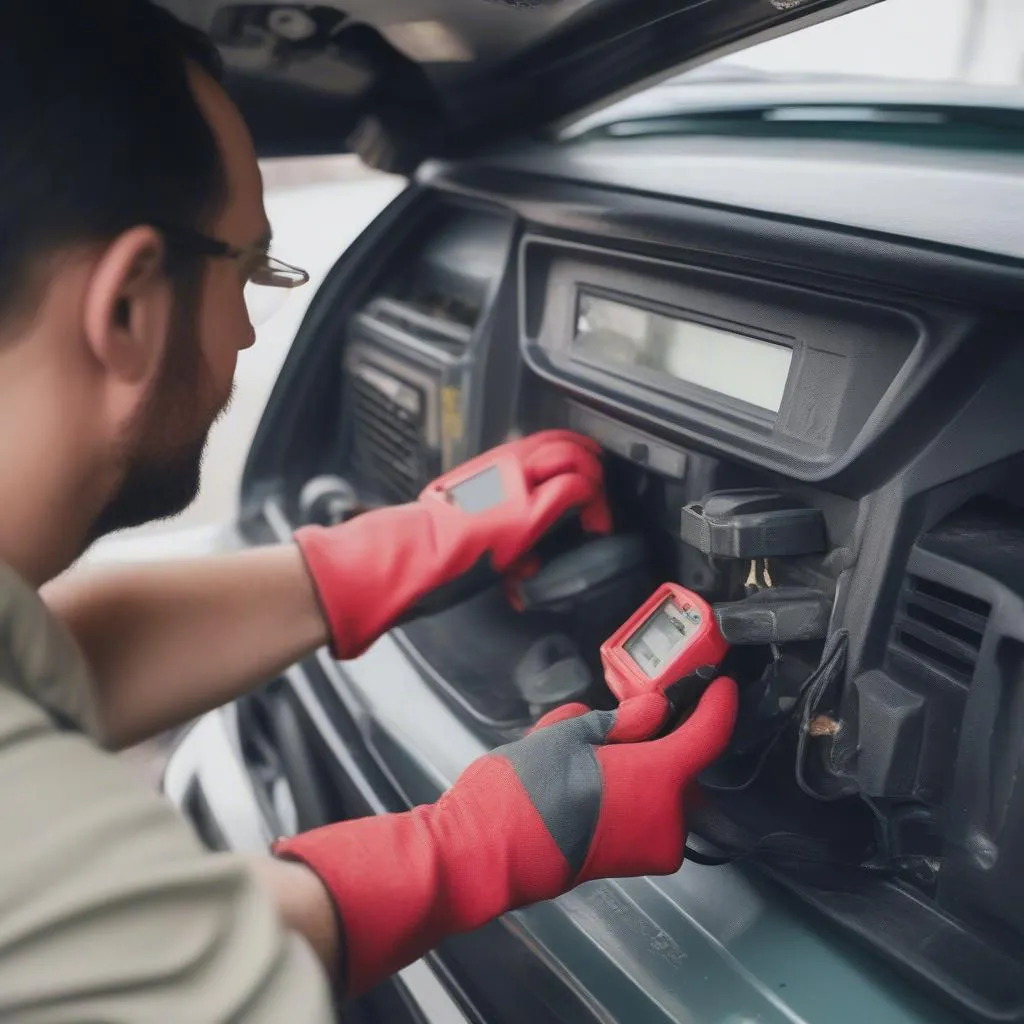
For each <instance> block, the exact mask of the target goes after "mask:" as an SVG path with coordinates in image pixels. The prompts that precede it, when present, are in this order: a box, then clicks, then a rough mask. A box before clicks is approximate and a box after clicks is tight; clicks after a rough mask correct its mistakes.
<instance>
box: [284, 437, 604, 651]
mask: <svg viewBox="0 0 1024 1024" xmlns="http://www.w3.org/2000/svg"><path fill="white" fill-rule="evenodd" d="M599 452H600V448H599V447H598V445H597V444H596V443H595V442H593V441H590V440H589V439H588V438H585V437H581V436H580V435H578V434H573V433H571V432H570V431H566V430H550V431H544V432H543V433H540V434H533V435H532V436H530V437H525V438H522V439H521V440H519V441H512V442H510V443H509V444H505V445H502V446H501V447H499V448H495V449H493V450H491V451H489V452H485V453H484V454H483V455H480V456H478V457H477V458H475V459H473V460H471V461H470V462H468V463H466V464H465V465H463V466H460V467H459V468H458V469H457V470H455V471H453V472H452V473H449V474H447V475H446V476H443V477H441V478H440V479H439V480H437V481H435V482H434V483H432V484H431V485H430V486H429V487H428V488H427V489H426V490H425V491H424V492H423V494H422V495H421V496H420V499H419V500H418V501H416V502H412V503H410V504H407V505H396V506H394V507H392V508H384V509H378V510H376V511H374V512H367V513H366V514H364V515H362V516H360V517H359V518H358V519H353V520H352V521H351V522H349V523H344V524H342V525H340V526H331V527H322V526H308V527H304V528H303V529H301V530H298V531H297V532H296V534H295V540H296V542H297V543H298V545H299V547H300V548H301V550H302V554H303V557H304V558H305V560H306V564H307V566H308V567H309V572H310V575H311V576H312V578H313V584H314V586H315V587H316V590H317V592H318V595H319V598H320V604H321V606H322V607H323V610H324V615H325V617H326V619H327V621H328V623H329V625H330V628H331V636H332V649H333V652H334V655H335V657H338V658H352V657H355V656H356V655H357V654H360V653H362V652H363V651H364V650H365V649H366V648H367V647H369V645H370V644H371V643H373V642H374V640H376V639H377V637H379V636H380V635H381V634H382V633H384V632H385V631H386V630H388V629H389V628H390V627H391V626H393V625H396V624H397V623H398V622H400V621H401V620H402V619H403V618H404V619H408V618H411V617H412V616H413V615H418V614H424V613H427V612H430V611H437V610H440V609H441V608H445V607H448V606H450V605H452V604H456V603H458V601H460V600H465V598H467V597H469V596H470V595H471V594H473V593H475V592H477V591H479V590H480V589H482V588H483V587H484V586H486V585H487V584H488V583H491V582H496V581H497V578H498V576H499V575H500V574H504V573H506V572H512V573H516V572H518V571H519V566H518V565H517V562H518V561H519V559H521V558H523V557H524V556H525V555H527V553H528V552H529V551H530V549H531V548H533V547H534V546H535V545H536V544H537V542H538V541H539V540H540V539H541V538H542V537H543V536H544V535H545V534H546V533H548V532H549V531H550V530H551V529H552V528H553V527H554V526H556V525H557V524H558V523H559V521H560V520H562V519H563V518H565V517H566V516H567V515H568V514H569V513H571V512H579V514H580V518H581V522H582V524H583V527H584V529H586V530H589V531H591V532H600V533H607V532H608V531H609V530H610V529H611V516H610V515H609V512H608V507H607V505H606V504H605V499H604V489H603V476H602V470H601V463H600V460H599V458H598V454H599ZM467 480H469V481H470V484H469V487H468V488H460V486H459V485H460V484H463V483H465V482H466V481H467ZM499 482H500V486H499V487H498V489H497V491H495V489H494V485H495V484H496V483H499ZM481 483H482V484H483V485H484V486H483V487H482V488H481V486H480V485H481ZM474 490H475V493H470V492H472V491H474ZM495 494H497V496H498V497H499V498H500V499H501V500H499V501H498V502H497V503H496V504H493V505H491V506H490V507H486V508H482V509H481V510H477V509H480V505H481V502H480V498H481V497H487V496H488V495H490V496H493V495H495ZM460 495H466V498H465V500H463V505H465V506H466V507H465V508H463V507H460V505H459V503H458V502H459V500H461V499H460V497H459V496H460Z"/></svg>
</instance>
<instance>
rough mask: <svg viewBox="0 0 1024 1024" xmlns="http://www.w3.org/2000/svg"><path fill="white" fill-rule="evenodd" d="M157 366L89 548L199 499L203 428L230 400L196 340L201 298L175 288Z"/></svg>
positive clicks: (227, 380) (225, 382) (225, 383)
mask: <svg viewBox="0 0 1024 1024" xmlns="http://www.w3.org/2000/svg"><path fill="white" fill-rule="evenodd" d="M178 291H179V294H178V295H177V296H176V304H175V309H174V312H173V316H172V322H171V328H170V331H169V335H170V336H169V338H168V347H167V357H166V359H165V360H164V363H163V366H162V368H161V370H160V375H159V377H158V378H157V380H156V382H155V384H154V386H153V389H152V392H151V395H150V397H149V400H148V401H147V402H146V404H145V405H144V406H143V408H142V410H141V413H140V414H139V416H138V419H137V422H136V423H135V424H134V425H133V429H132V431H131V435H130V437H129V438H126V445H125V452H124V455H123V458H124V470H123V477H122V482H121V485H120V487H119V488H118V490H117V491H116V492H115V493H114V495H113V496H112V497H111V499H110V501H109V502H108V503H107V505H106V507H105V508H104V509H103V511H102V513H101V514H100V516H99V518H98V519H97V520H96V521H95V522H94V523H93V527H92V530H91V531H90V535H89V537H88V542H89V543H92V541H94V540H97V539H98V538H99V537H102V536H104V535H106V534H108V533H113V532H114V531H116V530H123V529H127V528H129V527H132V526H141V525H142V524H143V523H148V522H151V521H153V520H156V519H166V518H169V517H171V516H175V515H177V514H178V513H179V512H182V511H184V509H186V508H187V507H188V506H189V505H191V504H192V502H193V501H194V500H195V498H196V495H197V494H198V493H199V484H200V479H201V473H202V461H203V453H204V451H205V449H206V442H207V439H208V437H209V433H210V428H211V427H212V425H213V423H214V422H215V421H216V419H217V418H218V417H219V416H220V415H221V413H222V412H224V411H225V409H226V408H227V405H228V403H229V401H230V398H231V393H232V390H233V385H232V381H231V377H230V376H227V375H225V374H224V373H221V374H220V375H219V379H218V374H217V373H215V372H214V370H213V369H212V368H211V367H210V366H209V365H208V364H207V362H206V359H205V357H204V354H203V350H202V346H201V344H200V342H199V337H198V324H199V312H200V310H199V307H200V305H201V300H200V297H199V296H197V295H195V294H194V291H195V289H194V288H187V287H186V288H180V289H179V290H178Z"/></svg>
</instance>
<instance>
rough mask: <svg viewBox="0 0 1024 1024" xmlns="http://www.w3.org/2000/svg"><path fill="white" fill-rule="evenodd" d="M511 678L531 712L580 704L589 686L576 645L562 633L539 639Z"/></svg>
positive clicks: (589, 679)
mask: <svg viewBox="0 0 1024 1024" xmlns="http://www.w3.org/2000/svg"><path fill="white" fill-rule="evenodd" d="M513 677H514V679H515V682H516V686H517V687H518V689H519V692H520V693H521V694H522V696H523V700H525V701H526V703H527V704H529V705H530V709H531V711H533V712H536V711H538V710H540V711H543V710H546V709H547V708H550V707H554V706H555V705H557V704H566V703H569V702H570V701H573V700H580V699H581V698H582V697H583V696H584V694H586V692H587V690H588V689H590V684H591V682H592V680H591V677H590V670H589V669H588V668H587V664H586V662H585V661H584V660H583V659H582V658H581V657H580V652H579V650H578V649H577V647H576V644H574V643H573V641H572V639H571V638H570V637H568V636H566V635H565V634H564V633H551V634H549V635H548V636H545V637H541V639H540V640H538V641H537V642H536V643H535V644H534V645H533V646H532V647H531V648H530V649H529V650H528V651H527V652H526V653H525V654H524V655H523V656H522V658H521V659H520V660H519V663H518V664H517V665H516V668H515V672H514V673H513Z"/></svg>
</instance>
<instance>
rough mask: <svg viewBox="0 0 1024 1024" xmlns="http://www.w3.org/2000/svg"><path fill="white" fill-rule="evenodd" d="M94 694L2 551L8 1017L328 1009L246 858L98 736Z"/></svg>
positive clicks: (309, 1015)
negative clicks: (219, 844) (201, 834)
mask: <svg viewBox="0 0 1024 1024" xmlns="http://www.w3.org/2000/svg"><path fill="white" fill-rule="evenodd" d="M91 694H92V684H91V681H90V678H89V673H88V669H87V667H86V665H85V662H84V660H83V659H82V657H81V655H80V654H79V652H78V650H77V648H76V646H75V644H74V643H73V641H72V640H71V638H70V636H69V635H68V633H67V632H66V631H65V630H64V628H63V626H62V625H61V624H60V623H59V622H58V621H57V620H56V619H55V618H54V616H53V615H51V614H50V612H49V611H48V609H47V608H46V606H45V604H44V603H43V602H42V600H41V599H40V597H39V596H38V594H36V592H35V591H34V590H32V589H31V588H30V587H28V586H26V585H25V584H24V583H23V582H22V581H21V580H20V579H19V578H18V577H17V576H16V575H15V574H14V573H13V572H12V571H11V570H10V569H8V568H7V567H6V566H3V565H0V837H2V841H0V1022H4V1024H6V1022H8V1021H11V1022H15V1021H16V1022H17V1024H44V1022H45V1024H72V1022H74V1024H86V1022H88V1024H93V1022H96V1024H98V1022H104V1024H106V1022H111V1024H113V1022H118V1024H120V1022H125V1024H127V1022H131V1024H145V1022H149V1021H152V1022H159V1024H174V1022H177V1021H182V1022H188V1024H202V1022H207V1021H211V1022H212V1021H238V1022H240V1024H256V1022H260V1024H262V1022H271V1021H286V1022H288V1024H320V1022H324V1024H326V1022H329V1021H332V1020H334V1014H333V1011H332V1007H331V1001H330V995H329V991H328V986H327V981H326V979H325V977H324V973H323V971H322V969H321V967H320V965H319V963H318V962H317V961H316V960H315V958H314V956H313V954H312V952H311V950H310V948H309V946H308V945H307V944H306V943H305V941H304V940H302V939H301V938H299V937H298V936H297V935H294V934H291V933H289V932H287V931H286V930H285V929H284V928H283V927H282V925H281V922H280V920H279V917H278V915H277V911H276V909H275V907H274V906H273V905H272V903H271V901H270V899H269V897H268V896H267V895H265V894H264V892H263V891H262V889H261V888H260V887H259V886H258V884H257V882H256V881H255V879H254V878H253V877H252V876H251V875H250V874H249V872H248V871H247V870H246V867H245V864H244V863H243V862H242V861H241V860H240V859H238V858H236V857H234V856H231V855H226V854H211V853H209V852H208V851H206V850H205V848H204V847H203V846H202V844H201V843H200V842H199V840H198V839H197V837H196V836H195V834H194V833H193V831H192V829H191V828H190V826H189V825H188V824H187V823H186V821H185V820H184V819H183V818H182V817H180V816H179V814H178V813H177V812H176V810H175V809H174V808H173V807H172V806H171V804H170V803H169V802H168V801H167V800H165V799H164V798H163V797H162V796H160V795H159V794H158V793H155V792H153V791H151V790H149V789H148V788H147V787H146V786H145V785H144V784H143V783H142V782H141V781H139V780H137V779H136V778H134V777H133V775H132V774H131V772H130V771H129V770H128V768H127V766H126V765H125V764H124V763H122V762H121V761H120V760H119V759H118V758H116V757H115V756H114V755H112V754H109V753H107V752H105V751H104V750H103V749H102V748H101V747H100V745H99V743H98V742H97V739H96V737H97V735H98V730H97V723H96V715H95V710H94V707H93V703H92V699H91ZM44 708H49V709H51V710H52V711H55V712H57V713H58V715H60V716H63V717H64V718H66V719H70V720H72V721H74V722H75V723H76V724H77V725H78V726H79V727H80V728H81V729H82V732H81V733H77V732H75V731H73V730H68V729H60V728H58V727H57V726H56V724H55V722H54V719H53V718H52V717H51V716H50V715H48V714H47V713H46V711H44Z"/></svg>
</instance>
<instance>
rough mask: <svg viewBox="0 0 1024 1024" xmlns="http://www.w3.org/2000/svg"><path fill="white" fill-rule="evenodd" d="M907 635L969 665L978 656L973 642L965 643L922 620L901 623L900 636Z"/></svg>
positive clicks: (903, 637) (904, 636) (900, 637)
mask: <svg viewBox="0 0 1024 1024" xmlns="http://www.w3.org/2000/svg"><path fill="white" fill-rule="evenodd" d="M907 636H911V637H914V638H915V639H916V640H918V641H919V642H920V643H921V644H924V645H927V646H928V647H931V648H934V649H935V650H936V651H941V652H942V653H944V654H947V655H949V656H950V657H952V658H956V659H958V660H959V661H962V662H964V663H966V664H968V665H971V664H973V663H974V662H975V661H976V660H977V657H978V648H977V647H974V646H972V645H971V644H965V643H963V642H961V641H960V640H957V639H955V638H954V637H951V636H949V634H948V633H944V632H942V630H939V629H935V628H933V627H932V626H926V625H924V624H923V623H920V622H914V621H912V620H906V619H904V621H903V622H902V623H901V624H900V631H899V634H898V638H899V639H901V640H903V639H905V638H906V637H907Z"/></svg>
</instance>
